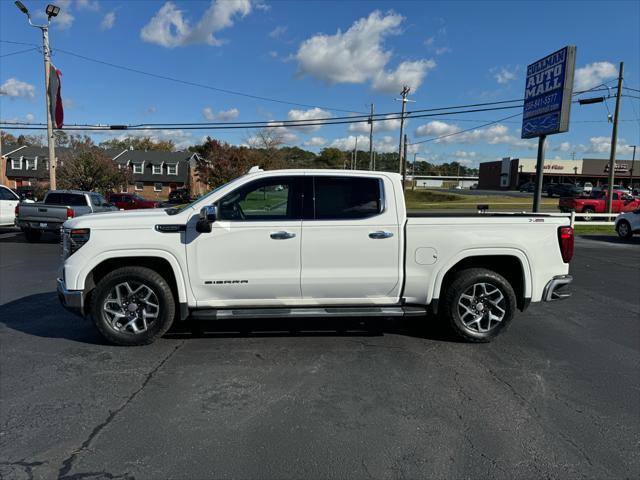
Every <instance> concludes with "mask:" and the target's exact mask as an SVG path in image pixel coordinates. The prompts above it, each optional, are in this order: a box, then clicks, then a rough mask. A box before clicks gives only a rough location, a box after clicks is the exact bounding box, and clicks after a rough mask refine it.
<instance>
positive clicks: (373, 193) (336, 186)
mask: <svg viewBox="0 0 640 480" xmlns="http://www.w3.org/2000/svg"><path fill="white" fill-rule="evenodd" d="M314 189H315V199H316V200H315V218H316V220H335V219H339V220H344V219H357V218H366V217H371V216H373V215H377V214H379V213H381V212H382V202H381V197H382V195H381V191H380V189H381V185H380V180H379V179H377V178H361V177H360V178H358V177H323V176H318V177H315V179H314Z"/></svg>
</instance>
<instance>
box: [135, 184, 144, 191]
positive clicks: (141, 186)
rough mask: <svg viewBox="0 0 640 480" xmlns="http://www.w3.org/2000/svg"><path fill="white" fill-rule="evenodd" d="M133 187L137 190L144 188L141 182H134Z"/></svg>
mask: <svg viewBox="0 0 640 480" xmlns="http://www.w3.org/2000/svg"><path fill="white" fill-rule="evenodd" d="M135 189H136V190H138V191H142V190H144V184H143V183H142V182H136V185H135Z"/></svg>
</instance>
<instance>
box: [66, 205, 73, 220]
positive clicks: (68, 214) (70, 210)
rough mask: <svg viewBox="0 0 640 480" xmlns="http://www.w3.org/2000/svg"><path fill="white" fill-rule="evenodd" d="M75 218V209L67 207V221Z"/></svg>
mask: <svg viewBox="0 0 640 480" xmlns="http://www.w3.org/2000/svg"><path fill="white" fill-rule="evenodd" d="M70 218H73V208H69V207H67V220H69V219H70Z"/></svg>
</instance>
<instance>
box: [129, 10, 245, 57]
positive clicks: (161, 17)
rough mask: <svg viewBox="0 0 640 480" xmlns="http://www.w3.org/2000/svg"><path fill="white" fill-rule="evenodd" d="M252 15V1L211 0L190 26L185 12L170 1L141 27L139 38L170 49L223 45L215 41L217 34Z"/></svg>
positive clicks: (217, 40) (218, 40)
mask: <svg viewBox="0 0 640 480" xmlns="http://www.w3.org/2000/svg"><path fill="white" fill-rule="evenodd" d="M249 13H251V2H250V1H249V0H218V1H216V0H212V2H211V5H210V6H209V8H208V9H207V11H206V12H205V13H204V14H203V16H202V18H201V19H200V20H199V21H198V23H197V24H196V25H195V26H194V27H191V25H190V24H189V20H188V19H185V18H184V16H183V12H182V10H180V9H178V8H177V7H176V6H175V4H174V3H173V2H167V3H165V4H164V5H163V6H162V7H161V8H160V10H158V12H157V13H156V14H155V15H154V16H153V18H152V19H151V20H150V21H149V23H147V24H146V25H145V26H144V27H143V28H142V30H141V31H140V37H141V38H142V39H143V40H144V41H145V42H149V43H156V44H158V45H162V46H163V47H168V48H173V47H183V46H185V45H190V44H196V43H205V44H208V45H213V46H220V45H222V43H224V42H223V41H222V40H220V39H218V38H216V37H215V36H214V33H216V32H219V31H220V30H223V29H225V28H228V27H231V26H232V25H233V22H234V18H235V17H244V16H246V15H248V14H249Z"/></svg>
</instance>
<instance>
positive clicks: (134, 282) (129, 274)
mask: <svg viewBox="0 0 640 480" xmlns="http://www.w3.org/2000/svg"><path fill="white" fill-rule="evenodd" d="M125 283H126V284H127V285H129V286H130V287H131V288H129V291H131V290H133V291H134V293H135V291H137V286H139V285H143V286H144V287H145V290H144V291H145V292H147V291H148V290H151V291H152V292H153V295H154V296H155V297H152V301H153V302H155V301H156V300H157V302H158V303H157V304H155V305H156V306H157V309H158V310H157V317H156V318H154V319H153V320H152V321H150V322H149V323H148V324H147V323H146V319H145V320H144V322H145V325H147V328H146V329H145V330H142V329H140V330H142V331H140V332H139V333H136V332H134V331H131V329H132V328H133V327H126V326H125V325H123V324H125V322H127V321H128V320H130V319H132V318H133V317H124V318H121V319H117V320H116V321H114V317H112V318H110V317H109V315H110V314H109V313H106V312H105V311H104V308H105V306H106V305H105V302H106V301H107V300H110V304H111V306H110V307H109V308H110V309H111V310H112V311H114V310H119V311H121V312H124V313H126V314H127V315H134V316H135V315H136V314H137V311H138V310H140V311H142V312H143V313H142V316H143V317H144V316H145V313H144V312H145V308H146V307H144V306H142V305H143V303H144V302H145V301H144V300H143V299H141V298H137V299H135V300H133V301H130V302H129V304H135V310H136V312H134V311H132V310H131V309H129V308H125V307H124V306H122V305H120V306H118V305H117V304H115V306H114V303H113V302H116V301H117V300H115V297H114V296H113V295H112V293H113V292H114V291H115V290H114V289H117V288H124V289H125V291H126V290H127V288H126V287H123V286H122V285H124V284H125ZM118 286H119V287H118ZM146 289H148V290H146ZM110 295H112V296H111V297H109V296H110ZM141 296H142V294H140V297H141ZM132 298H135V295H131V296H130V297H129V296H128V297H127V298H124V297H123V300H122V302H123V303H127V301H128V300H131V299H132ZM128 306H129V305H127V307H128ZM90 311H91V316H92V317H93V321H94V323H95V325H96V327H97V328H98V330H99V331H100V333H101V334H102V335H103V336H104V338H106V339H107V340H108V341H109V342H111V343H114V344H116V345H130V346H133V345H148V344H150V343H153V342H154V341H155V340H157V339H158V338H160V337H161V336H162V335H164V334H165V333H166V332H167V330H169V328H171V325H172V324H173V320H174V318H175V313H176V305H175V299H174V297H173V292H172V291H171V287H169V285H168V284H167V281H166V280H165V279H164V277H162V275H160V274H159V273H158V272H156V271H154V270H151V269H150V268H146V267H123V268H118V269H117V270H114V271H112V272H110V273H108V274H107V275H105V276H104V278H102V280H100V281H99V282H98V285H96V288H95V290H94V291H93V294H92V296H91V306H90ZM154 313H155V312H154ZM142 321H143V320H142V319H140V320H137V321H136V322H134V323H135V324H136V325H140V323H139V322H142ZM129 323H131V322H129ZM114 325H117V326H118V327H120V329H118V328H116V326H114ZM136 328H137V327H136Z"/></svg>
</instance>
